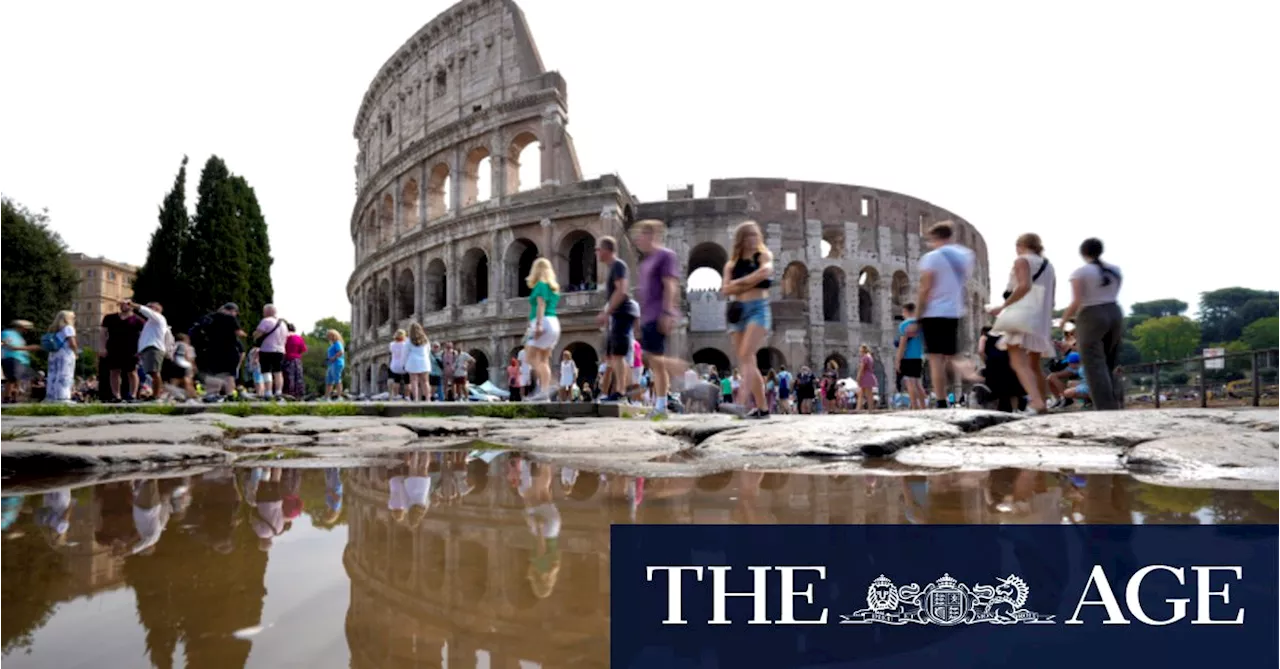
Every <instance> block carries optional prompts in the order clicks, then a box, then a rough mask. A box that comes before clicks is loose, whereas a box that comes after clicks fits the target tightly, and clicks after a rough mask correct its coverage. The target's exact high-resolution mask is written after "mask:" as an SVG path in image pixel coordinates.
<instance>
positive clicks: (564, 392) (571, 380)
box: [560, 348, 606, 402]
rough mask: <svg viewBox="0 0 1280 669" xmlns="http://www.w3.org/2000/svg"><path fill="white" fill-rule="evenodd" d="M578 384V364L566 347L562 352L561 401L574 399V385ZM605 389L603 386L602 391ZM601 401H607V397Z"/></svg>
mask: <svg viewBox="0 0 1280 669" xmlns="http://www.w3.org/2000/svg"><path fill="white" fill-rule="evenodd" d="M576 385H578V365H577V363H575V362H574V361H573V353H571V352H570V351H569V349H567V348H566V349H565V350H564V351H562V352H561V353H560V401H561V402H568V401H569V400H570V399H572V397H571V395H572V394H573V387H574V386H576ZM603 391H604V389H603V388H601V392H603ZM600 401H602V402H603V401H606V398H603V397H602V398H600Z"/></svg>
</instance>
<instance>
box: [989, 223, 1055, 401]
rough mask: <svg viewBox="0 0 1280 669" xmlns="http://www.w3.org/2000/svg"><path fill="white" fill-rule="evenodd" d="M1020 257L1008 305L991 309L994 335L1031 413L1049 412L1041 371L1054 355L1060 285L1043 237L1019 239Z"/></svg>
mask: <svg viewBox="0 0 1280 669" xmlns="http://www.w3.org/2000/svg"><path fill="white" fill-rule="evenodd" d="M1017 252H1018V257H1017V259H1016V260H1014V261H1013V270H1012V271H1011V272H1010V275H1009V290H1007V291H1006V292H1005V294H1004V303H1003V304H1001V305H1000V306H998V307H995V308H993V309H991V310H990V312H989V313H990V314H991V315H992V316H995V317H996V321H995V323H993V324H992V326H991V332H992V333H999V334H1000V335H1001V336H1000V342H999V343H998V344H997V346H998V347H999V348H1000V349H1001V350H1006V351H1008V352H1009V364H1010V365H1011V366H1012V367H1013V371H1014V373H1015V374H1017V375H1018V381H1019V382H1021V383H1022V387H1023V388H1025V389H1026V390H1027V398H1028V402H1027V413H1030V414H1042V413H1045V412H1046V411H1047V408H1046V406H1045V396H1046V395H1048V391H1049V388H1048V382H1047V380H1046V379H1045V375H1044V374H1043V372H1042V370H1041V368H1040V357H1041V356H1042V355H1049V356H1052V355H1053V352H1054V349H1053V334H1052V327H1053V293H1054V288H1055V283H1056V277H1055V276H1054V272H1053V266H1052V265H1051V264H1049V261H1048V260H1047V259H1045V258H1044V256H1043V255H1042V254H1043V253H1044V246H1043V245H1042V244H1041V243H1040V236H1039V235H1036V234H1034V233H1027V234H1025V235H1022V236H1021V237H1018V241H1017Z"/></svg>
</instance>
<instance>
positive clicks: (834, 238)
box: [818, 226, 844, 259]
mask: <svg viewBox="0 0 1280 669" xmlns="http://www.w3.org/2000/svg"><path fill="white" fill-rule="evenodd" d="M818 252H819V253H821V254H822V257H823V258H832V259H837V258H843V257H844V228H843V227H838V226H830V227H827V228H826V229H824V230H823V231H822V241H821V242H819V243H818Z"/></svg>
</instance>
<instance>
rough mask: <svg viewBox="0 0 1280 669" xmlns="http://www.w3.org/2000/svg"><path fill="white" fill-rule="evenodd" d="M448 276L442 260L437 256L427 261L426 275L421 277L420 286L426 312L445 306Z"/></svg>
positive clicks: (438, 309)
mask: <svg viewBox="0 0 1280 669" xmlns="http://www.w3.org/2000/svg"><path fill="white" fill-rule="evenodd" d="M448 280H449V279H448V277H446V276H445V267H444V261H443V260H441V259H439V258H433V259H432V260H431V262H430V263H427V271H426V276H425V277H423V284H422V287H423V289H424V290H425V296H424V297H425V298H426V299H425V300H424V302H423V306H424V308H425V309H426V311H427V313H432V312H436V311H440V310H441V309H444V308H445V306H447V303H448V295H449V293H448V290H447V288H448Z"/></svg>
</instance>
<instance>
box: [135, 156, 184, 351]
mask: <svg viewBox="0 0 1280 669" xmlns="http://www.w3.org/2000/svg"><path fill="white" fill-rule="evenodd" d="M190 236H191V218H190V216H188V215H187V157H186V156H183V157H182V167H180V168H179V169H178V176H177V177H176V178H175V179H174V180H173V189H172V190H170V191H169V194H168V195H166V196H165V198H164V204H162V205H160V227H158V228H156V231H155V232H153V233H151V245H150V246H149V247H148V248H147V261H146V262H145V263H143V265H142V268H141V269H139V270H138V276H137V278H135V279H134V282H133V295H134V299H135V300H137V301H139V302H144V303H145V302H153V301H154V302H159V303H160V304H162V305H164V308H165V316H166V318H167V319H168V320H169V324H170V326H171V327H172V328H173V330H174V332H183V331H185V330H186V329H187V326H188V325H190V323H191V321H192V320H193V319H194V318H196V317H197V316H198V314H195V313H194V312H193V311H192V309H191V308H190V292H189V291H190V288H189V286H188V285H187V281H186V276H185V275H184V272H183V264H182V263H183V252H184V247H185V246H186V245H187V241H188V238H189V237H190Z"/></svg>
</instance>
